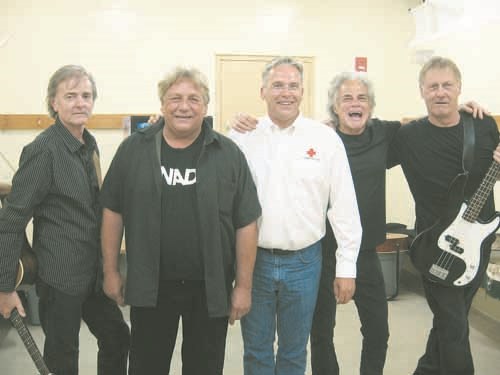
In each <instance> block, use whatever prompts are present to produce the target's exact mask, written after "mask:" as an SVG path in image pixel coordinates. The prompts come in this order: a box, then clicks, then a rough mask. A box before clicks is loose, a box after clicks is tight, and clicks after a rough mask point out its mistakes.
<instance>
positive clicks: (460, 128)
mask: <svg viewBox="0 0 500 375" xmlns="http://www.w3.org/2000/svg"><path fill="white" fill-rule="evenodd" d="M419 83H420V92H421V96H422V98H423V99H424V101H425V104H426V107H427V112H428V116H427V117H425V118H423V119H420V120H416V121H413V122H411V123H410V124H408V125H406V126H404V127H402V128H401V130H400V131H399V132H398V134H397V136H396V138H395V140H394V147H393V148H392V149H391V151H393V152H391V153H390V155H389V164H390V165H396V164H401V167H402V169H403V172H404V174H405V176H406V179H407V181H408V185H409V187H410V190H411V193H412V195H413V198H414V200H415V210H416V229H417V234H418V233H421V232H422V231H423V230H425V229H427V228H429V227H430V226H432V225H433V224H435V223H436V222H437V220H438V219H439V218H441V217H442V216H443V215H444V213H445V212H446V210H447V204H448V202H449V199H448V198H449V187H450V185H451V183H452V181H453V180H454V178H455V177H456V176H457V175H458V174H460V173H462V172H463V171H464V165H463V164H462V159H463V156H462V154H463V143H464V116H463V115H461V114H460V113H459V111H458V96H459V95H460V91H461V74H460V71H459V69H458V67H457V66H456V65H455V63H454V62H453V61H451V60H449V59H446V58H442V57H433V58H431V59H430V60H429V61H428V62H427V63H426V64H425V65H424V66H423V67H422V69H421V71H420V77H419ZM473 129H474V133H475V145H474V149H473V157H472V166H471V167H470V168H469V169H468V172H469V176H468V180H467V184H466V186H465V197H464V198H466V199H467V198H470V197H471V195H472V194H473V193H474V192H475V191H476V189H477V188H478V186H479V184H480V183H481V180H482V179H483V177H484V176H485V174H486V171H487V170H488V168H489V167H490V165H491V164H492V154H493V158H494V160H495V161H496V162H497V163H498V162H500V148H499V146H498V137H499V134H498V129H497V125H496V124H495V121H494V120H493V119H492V118H491V117H489V116H486V117H485V118H484V119H482V120H477V119H475V120H474V121H473ZM494 213H495V206H494V201H493V193H492V192H491V193H489V195H488V197H487V200H486V203H485V205H484V206H483V208H482V210H481V212H480V214H479V219H480V220H483V221H484V220H488V219H489V218H490V217H491V216H492V215H493V214H494ZM466 225H472V223H470V224H466ZM491 243H492V239H490V238H488V239H487V240H485V241H484V243H483V248H482V252H481V257H482V261H481V266H480V267H479V270H478V271H477V276H476V277H475V278H474V279H473V280H472V281H471V282H470V283H468V284H467V285H466V286H464V287H456V286H444V285H441V284H439V283H436V282H431V281H429V279H427V278H426V277H425V276H424V277H422V280H423V286H424V292H425V297H426V299H427V302H428V304H429V307H430V309H431V311H432V313H433V315H434V317H433V326H432V329H431V331H430V334H429V337H428V341H427V346H426V351H425V353H424V355H423V356H422V357H421V358H420V360H419V361H418V364H417V368H416V370H415V372H414V375H472V374H474V365H473V360H472V355H471V350H470V343H469V323H468V314H469V310H470V307H471V304H472V299H473V297H474V295H475V294H476V292H477V290H478V288H479V286H480V284H481V282H482V279H483V276H484V273H485V270H486V265H487V264H488V259H489V254H490V251H491ZM431 250H432V248H430V247H426V248H425V252H426V253H428V252H430V251H431Z"/></svg>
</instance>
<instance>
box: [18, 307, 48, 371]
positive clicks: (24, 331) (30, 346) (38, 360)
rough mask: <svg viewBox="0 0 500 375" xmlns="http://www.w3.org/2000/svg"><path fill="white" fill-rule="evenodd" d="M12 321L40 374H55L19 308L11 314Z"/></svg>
mask: <svg viewBox="0 0 500 375" xmlns="http://www.w3.org/2000/svg"><path fill="white" fill-rule="evenodd" d="M10 321H11V323H12V325H13V326H14V327H15V328H16V330H17V333H18V334H19V337H21V340H22V341H23V344H24V346H25V348H26V350H27V351H28V353H29V355H30V356H31V359H32V360H33V363H34V364H35V366H36V369H37V370H38V372H39V373H40V375H54V374H52V373H51V372H50V371H49V369H48V367H47V365H46V364H45V362H44V360H43V357H42V354H41V353H40V350H38V346H37V345H36V343H35V340H34V339H33V336H31V332H30V331H29V330H28V327H26V325H25V324H24V321H23V318H22V317H21V315H19V312H18V311H17V309H14V310H12V313H11V314H10Z"/></svg>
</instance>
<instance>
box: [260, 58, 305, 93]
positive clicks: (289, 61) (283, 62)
mask: <svg viewBox="0 0 500 375" xmlns="http://www.w3.org/2000/svg"><path fill="white" fill-rule="evenodd" d="M278 65H291V66H293V67H294V68H296V69H297V70H298V72H299V74H300V80H301V81H303V78H304V67H303V66H302V63H300V62H299V61H297V60H295V59H294V58H293V57H289V56H280V57H276V58H274V59H273V60H271V62H269V63H268V64H267V65H266V66H265V67H264V71H263V72H262V87H264V86H265V85H266V84H267V80H268V78H269V73H270V72H271V70H273V69H274V68H275V67H277V66H278Z"/></svg>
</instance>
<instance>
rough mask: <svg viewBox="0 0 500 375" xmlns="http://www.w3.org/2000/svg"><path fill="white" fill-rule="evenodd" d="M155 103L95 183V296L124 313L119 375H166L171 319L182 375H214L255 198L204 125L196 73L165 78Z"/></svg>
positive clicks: (245, 264) (240, 285)
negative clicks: (100, 271)
mask: <svg viewBox="0 0 500 375" xmlns="http://www.w3.org/2000/svg"><path fill="white" fill-rule="evenodd" d="M158 94H159V97H160V101H161V103H162V105H161V110H162V113H163V116H164V119H162V120H161V121H160V122H159V123H158V124H155V125H152V126H149V127H147V128H145V129H141V130H139V131H137V132H135V133H134V134H132V135H131V136H130V137H129V138H127V139H126V140H125V141H124V142H123V143H122V144H121V145H120V148H119V149H118V151H117V153H116V155H115V157H114V158H113V161H112V163H111V166H110V168H109V170H108V173H107V175H106V178H105V180H104V184H103V190H102V201H103V206H104V211H103V225H102V249H103V259H104V291H105V292H106V294H108V296H110V297H111V298H113V299H114V300H116V301H117V302H119V303H122V304H123V303H124V302H126V303H128V304H130V305H131V308H130V322H131V330H132V335H131V348H130V365H129V374H130V375H144V374H168V373H169V372H170V362H171V358H172V354H173V350H174V346H175V342H176V338H177V329H178V324H179V319H180V318H182V329H183V336H182V339H183V342H182V367H183V369H182V373H183V374H189V375H221V374H222V371H223V365H224V352H225V342H226V334H227V323H228V321H229V323H231V324H232V323H234V321H235V320H237V319H240V318H241V317H242V316H244V315H245V314H246V313H248V311H249V310H250V306H251V289H252V274H253V268H254V264H255V256H256V251H257V224H256V220H257V219H258V217H259V216H260V212H261V210H260V205H259V202H258V198H257V191H256V188H255V185H254V183H253V180H252V176H251V174H250V170H249V168H248V165H247V162H246V159H245V157H244V155H243V153H242V152H241V151H240V150H239V148H238V147H237V146H236V144H235V143H234V142H233V141H231V140H229V139H228V138H226V137H224V136H222V135H221V134H218V133H216V132H215V131H214V130H212V127H211V124H210V123H209V122H207V121H206V120H205V119H204V116H205V115H206V111H207V105H208V101H209V95H208V85H207V83H206V78H205V77H204V76H203V75H201V73H200V72H199V71H197V70H195V69H185V68H177V69H176V70H175V71H173V72H172V73H171V74H169V75H167V76H166V77H165V78H164V79H163V80H162V81H160V82H159V84H158ZM123 230H125V245H126V252H127V282H126V288H125V295H123V282H122V278H121V275H120V273H119V271H118V267H117V256H118V253H119V250H120V244H121V238H122V233H123ZM233 281H234V286H233Z"/></svg>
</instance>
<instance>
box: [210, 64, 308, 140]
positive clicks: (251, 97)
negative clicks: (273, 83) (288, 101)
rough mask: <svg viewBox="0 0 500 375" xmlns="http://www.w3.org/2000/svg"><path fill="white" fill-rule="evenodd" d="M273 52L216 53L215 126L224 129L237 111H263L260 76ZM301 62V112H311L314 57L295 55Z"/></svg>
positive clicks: (224, 130) (257, 113)
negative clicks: (251, 53) (263, 53)
mask: <svg viewBox="0 0 500 375" xmlns="http://www.w3.org/2000/svg"><path fill="white" fill-rule="evenodd" d="M275 57H276V56H272V55H216V85H215V102H216V105H215V122H214V124H215V128H216V129H217V130H219V131H221V132H223V133H226V132H227V130H228V129H227V122H228V120H229V119H231V118H232V117H233V116H234V114H236V113H238V112H243V113H249V114H252V115H254V116H262V115H264V114H265V113H266V107H265V103H264V101H263V100H262V99H261V98H260V87H261V82H262V79H261V76H262V71H263V70H264V67H265V65H266V64H267V63H268V62H270V61H271V60H272V59H274V58H275ZM294 58H296V59H297V60H298V61H300V62H301V63H302V64H303V65H304V97H303V99H302V103H301V106H300V110H301V112H302V114H304V115H305V116H308V117H312V116H313V113H314V109H313V105H314V98H313V93H314V87H313V82H314V59H313V57H304V56H294Z"/></svg>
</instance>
